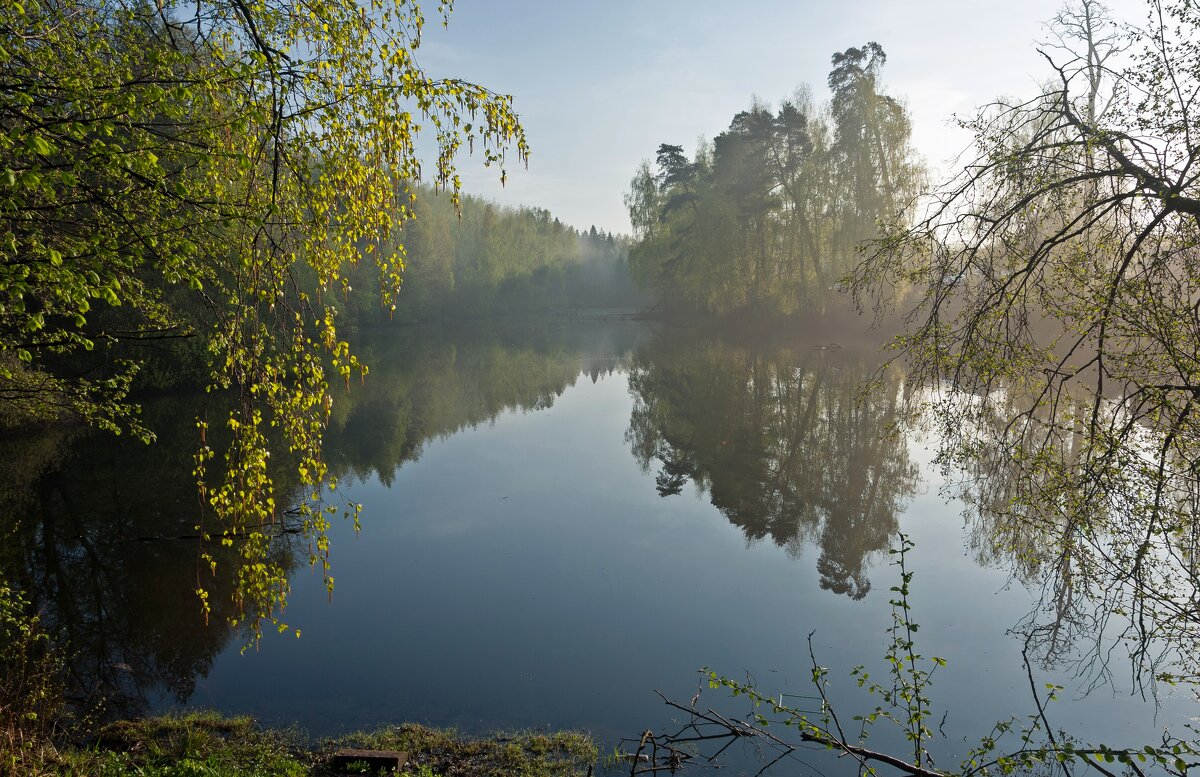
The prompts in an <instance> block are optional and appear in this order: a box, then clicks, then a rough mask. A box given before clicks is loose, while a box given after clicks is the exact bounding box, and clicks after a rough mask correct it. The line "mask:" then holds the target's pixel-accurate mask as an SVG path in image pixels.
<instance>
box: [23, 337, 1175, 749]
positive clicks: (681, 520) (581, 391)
mask: <svg viewBox="0 0 1200 777" xmlns="http://www.w3.org/2000/svg"><path fill="white" fill-rule="evenodd" d="M839 340H841V342H842V343H845V347H842V348H838V349H831V348H820V347H814V346H824V345H828V344H830V343H833V342H837V341H839ZM839 344H840V343H839ZM363 350H364V358H365V360H366V361H367V362H368V363H369V364H371V367H372V371H371V377H370V379H369V381H368V383H367V385H366V386H363V387H355V388H354V389H353V390H351V391H350V392H349V394H347V395H346V396H345V397H339V399H338V401H337V403H336V405H335V409H336V412H335V417H334V421H333V423H332V425H331V429H330V461H331V462H332V467H333V469H334V470H335V471H336V472H337V473H339V475H340V479H341V486H340V488H339V490H343V491H345V492H347V493H348V494H349V496H350V498H352V499H354V500H356V501H359V502H362V503H363V504H364V505H365V511H364V518H363V527H362V532H361V534H359V535H357V536H356V535H355V533H354V531H353V528H352V527H351V526H350V525H349V524H344V525H337V526H336V527H335V529H334V531H333V552H332V554H331V560H332V563H333V574H334V576H335V579H336V588H335V593H334V596H333V598H332V601H328V600H327V597H326V595H325V590H324V584H323V583H322V581H321V579H320V575H319V574H316V573H314V572H311V571H310V570H309V569H308V568H307V565H306V563H305V562H304V558H305V557H306V555H307V553H306V551H304V550H303V549H301V548H289V547H288V546H287V545H286V544H284V545H281V548H280V551H279V552H280V554H281V557H282V558H284V559H290V560H291V563H294V565H295V572H294V575H293V593H292V597H291V604H290V605H289V607H288V610H287V613H286V614H287V621H288V622H289V623H290V624H292V625H293V626H295V627H298V628H300V629H301V630H302V636H301V638H300V639H296V638H295V637H293V636H290V635H289V636H283V637H280V636H273V635H268V636H267V637H266V638H265V639H264V640H263V642H262V644H261V645H260V646H259V647H258V648H257V650H255V649H253V648H251V649H250V650H248V651H246V652H244V653H243V652H242V650H241V648H242V647H243V645H244V644H245V636H244V635H242V634H236V633H230V632H229V631H228V630H227V629H225V628H224V627H223V626H222V625H220V624H221V622H222V621H221V617H222V612H220V611H219V608H218V612H217V613H216V614H215V615H214V623H213V625H211V626H208V627H205V626H204V624H203V623H202V620H201V619H200V617H199V615H198V607H197V604H196V600H195V597H194V594H193V589H194V588H195V585H196V580H197V564H198V562H197V553H198V550H197V546H196V541H195V540H194V539H191V538H189V536H188V535H189V534H191V533H192V532H193V530H192V528H191V527H192V526H193V525H194V523H195V511H196V505H197V498H196V495H195V487H194V484H193V483H192V481H191V478H190V477H189V476H188V472H189V471H190V456H191V452H192V446H193V445H194V444H195V439H194V438H195V433H194V430H193V428H192V418H193V417H194V415H195V413H196V410H195V409H194V407H193V406H192V404H190V403H192V402H193V400H192V399H190V398H178V397H177V398H172V399H165V400H162V401H160V402H157V403H154V404H152V405H151V406H150V407H148V409H147V414H148V421H149V422H150V423H151V424H152V425H157V427H158V429H159V431H160V438H161V439H162V442H161V443H160V444H159V445H157V446H155V447H154V448H152V449H145V448H141V447H139V446H136V445H131V444H128V443H127V442H125V441H120V440H114V439H112V438H108V437H70V436H64V437H61V438H53V437H40V438H38V439H36V440H25V441H18V442H17V443H14V446H15V447H14V450H15V455H13V456H10V457H8V459H7V463H6V465H5V467H6V468H7V469H8V470H9V471H8V472H6V473H5V475H6V482H8V483H10V484H11V485H9V486H8V487H7V488H6V491H5V492H4V494H3V496H4V497H5V499H6V503H7V504H8V505H10V514H11V516H13V521H12V522H13V523H15V524H16V529H15V530H14V531H13V533H12V536H11V539H10V541H8V542H7V543H6V546H5V550H4V551H3V553H4V555H3V556H2V557H0V558H2V559H3V562H4V563H5V564H6V566H8V567H9V568H15V569H17V570H19V574H20V576H21V577H22V578H23V579H24V580H26V581H27V585H28V586H29V587H30V588H31V590H32V591H33V593H34V595H35V597H36V598H37V600H38V602H39V604H40V605H41V607H42V608H43V611H44V612H46V613H47V615H48V616H49V617H50V618H51V619H52V620H53V621H54V622H55V623H56V625H57V626H58V627H59V628H61V629H62V630H63V631H64V632H66V633H67V634H69V635H70V636H71V638H72V639H73V640H74V642H75V644H76V646H77V649H78V655H77V656H76V660H75V671H76V687H77V688H79V689H82V690H81V692H86V691H87V690H89V689H91V690H100V691H102V692H103V693H105V694H106V695H108V696H109V697H110V699H111V700H112V702H113V704H114V707H120V708H122V709H123V710H124V711H126V712H133V713H136V712H140V711H151V710H156V709H163V708H166V707H170V706H174V705H178V704H187V705H192V706H200V707H206V708H214V709H218V710H221V711H224V712H228V713H250V714H253V715H255V716H257V717H259V718H260V719H262V720H264V721H265V722H268V723H271V724H298V725H299V726H301V727H302V728H304V729H306V730H307V731H309V732H310V733H312V734H326V733H336V732H339V731H344V730H348V729H359V728H365V727H372V726H375V725H378V724H382V723H388V722H397V721H403V720H416V721H421V722H426V723H431V724H436V725H453V726H457V727H459V728H461V729H463V730H466V731H470V732H485V731H491V730H495V729H512V728H528V727H534V728H537V727H546V726H549V727H554V728H560V727H577V728H584V729H588V730H590V731H592V732H594V733H595V734H596V735H597V736H598V737H600V738H601V739H602V740H604V741H606V742H608V741H615V740H616V739H618V738H620V737H622V736H633V737H636V736H637V735H639V734H640V732H641V731H643V730H644V729H646V728H648V727H651V728H658V727H660V726H663V725H665V724H666V723H668V722H669V721H670V720H672V719H673V716H672V715H671V713H670V711H669V710H668V709H667V708H665V707H664V706H663V704H662V703H661V701H660V700H659V698H658V697H657V696H656V695H655V694H654V693H653V691H654V690H655V689H661V690H662V691H664V692H665V693H667V694H668V695H670V696H673V697H675V698H678V699H681V700H687V699H689V698H690V697H691V696H692V694H693V693H694V692H695V690H696V688H697V683H698V680H699V677H698V675H697V674H696V670H697V669H698V668H700V667H702V666H709V667H712V668H714V669H716V670H717V671H720V672H722V673H725V674H728V675H730V676H734V677H737V678H744V677H746V676H747V674H750V675H752V676H753V677H754V678H755V679H756V680H757V682H758V683H759V684H760V685H761V686H762V687H763V688H764V689H765V690H768V691H769V692H771V693H786V694H796V695H797V696H796V697H792V699H793V701H796V702H797V703H801V704H803V703H806V702H804V700H803V699H802V698H800V697H802V696H805V695H811V686H810V685H809V680H808V678H809V675H810V666H809V658H808V641H807V640H808V635H809V634H810V633H812V645H813V649H814V650H815V652H816V654H817V657H818V659H819V660H820V662H821V663H822V664H823V665H825V666H828V667H829V668H830V669H831V679H832V681H833V685H832V690H831V693H832V694H833V697H834V699H835V700H836V701H837V702H838V703H839V704H840V705H843V707H844V711H845V714H847V715H849V714H852V713H854V712H859V711H864V710H865V711H869V708H870V707H871V706H873V704H874V701H873V700H870V699H867V698H866V697H865V695H863V694H862V693H861V692H860V691H858V690H857V689H855V688H854V687H853V683H852V681H851V680H850V678H849V676H848V672H849V670H850V668H851V667H853V666H855V665H857V664H866V665H868V666H869V667H871V668H873V669H875V670H877V671H878V672H882V669H883V662H882V655H883V653H884V650H885V648H886V644H887V635H886V633H885V630H886V628H887V626H888V625H889V623H890V608H889V605H888V599H889V596H890V595H891V594H890V592H889V588H890V587H891V586H892V585H895V584H896V581H897V572H896V570H895V569H894V568H893V567H891V566H889V561H890V560H891V559H890V557H889V555H888V554H887V549H888V548H889V546H890V545H892V544H893V543H894V542H895V535H896V532H897V531H904V532H906V533H907V534H908V535H910V536H911V538H912V539H913V541H914V542H915V543H916V548H915V550H913V551H912V552H911V553H910V555H909V558H908V562H909V565H910V568H912V569H913V570H914V571H915V574H916V577H915V579H914V582H913V586H912V588H913V593H912V598H913V603H914V606H915V618H916V620H917V621H918V622H920V624H921V630H920V632H919V648H920V649H921V650H922V652H924V653H925V654H926V655H937V656H942V657H945V658H946V659H947V660H948V662H949V665H948V666H947V667H946V668H944V669H939V670H938V673H937V675H936V676H935V681H934V685H933V687H932V695H933V697H934V700H935V702H936V704H937V705H938V710H939V712H938V713H937V716H936V719H935V720H934V721H933V723H934V724H935V728H936V727H938V724H939V721H940V728H941V731H942V732H944V734H945V738H944V739H941V740H939V741H938V742H936V743H935V745H934V747H935V749H937V750H938V751H940V752H944V753H953V752H957V753H961V752H962V751H963V750H964V749H965V746H964V744H963V741H964V737H966V738H969V739H970V740H972V741H975V740H977V739H978V737H980V736H983V735H984V734H986V733H987V731H988V729H990V727H991V724H992V723H993V722H995V721H996V720H998V719H1003V718H1006V717H1008V716H1010V715H1017V716H1025V715H1028V714H1029V713H1030V712H1032V711H1033V706H1032V703H1031V698H1030V695H1029V689H1028V678H1027V677H1026V674H1025V670H1024V668H1023V660H1022V655H1021V647H1022V640H1021V638H1020V637H1019V636H1017V635H1016V634H1014V633H1012V629H1013V628H1014V626H1016V625H1017V624H1018V623H1020V622H1021V621H1022V619H1023V618H1024V617H1025V616H1026V615H1027V614H1028V613H1029V612H1030V611H1031V609H1032V608H1033V607H1034V603H1035V601H1036V598H1037V596H1038V594H1039V592H1038V591H1037V590H1036V589H1034V588H1030V587H1027V586H1026V585H1023V584H1022V583H1020V582H1018V581H1016V580H1015V579H1014V578H1013V576H1012V575H1011V574H1010V570H1009V568H1008V567H1009V565H1007V564H1006V563H1005V560H1004V558H1003V557H1002V555H1001V556H996V555H995V554H981V553H979V552H977V551H976V550H975V549H976V548H978V547H979V546H980V544H981V541H980V538H979V537H976V536H973V535H972V531H973V530H972V528H971V526H972V525H971V524H969V523H967V524H964V520H963V518H962V517H961V512H962V505H960V504H959V503H957V502H954V501H947V499H946V498H944V497H943V496H942V495H941V494H940V488H941V485H942V481H941V476H940V475H939V473H938V471H937V469H936V468H934V467H932V466H930V458H931V453H930V452H929V447H930V446H931V445H932V444H933V441H932V440H924V439H922V438H921V436H920V434H918V433H916V432H911V431H910V432H906V433H904V434H900V435H895V434H892V433H891V431H892V428H893V426H894V425H895V424H896V423H897V422H898V420H899V409H898V408H899V407H900V405H901V403H902V402H903V399H904V397H905V395H906V392H910V391H912V390H913V389H912V388H911V387H909V386H907V385H906V383H905V381H904V379H903V376H902V375H901V374H899V373H898V372H890V373H886V374H885V376H884V378H883V380H881V381H880V383H879V384H878V385H877V387H876V388H875V389H874V390H873V392H872V393H871V394H870V395H869V396H868V397H866V398H865V399H862V401H857V400H859V394H858V392H859V387H860V386H861V384H862V382H863V381H864V379H865V378H866V377H867V376H868V375H870V374H871V373H872V371H873V370H874V369H875V367H876V366H877V364H878V357H877V356H876V355H875V351H874V346H873V345H872V344H870V343H866V344H861V345H855V344H853V343H850V342H849V341H848V339H847V338H846V336H845V333H844V332H841V333H839V332H836V331H835V332H828V331H809V332H806V333H802V334H799V335H797V336H794V337H791V338H788V339H776V338H765V337H762V336H761V335H760V336H757V337H747V338H742V339H739V338H735V337H723V338H718V337H715V336H707V335H704V334H701V333H697V332H683V331H678V330H672V329H670V328H665V327H650V326H647V325H643V324H638V323H635V322H599V321H584V322H558V323H551V324H542V325H536V326H535V325H530V326H528V327H524V328H522V327H513V328H511V331H503V330H496V329H492V330H490V331H488V332H486V333H482V332H476V333H470V334H460V335H458V336H448V335H434V334H432V333H421V334H420V336H419V337H413V336H410V337H408V338H407V339H406V340H405V341H403V342H402V341H400V340H398V339H392V340H387V341H385V340H382V339H380V338H378V337H376V338H374V339H372V340H370V341H368V343H367V346H366V347H365V348H364V349H363ZM209 412H216V411H215V409H211V408H210V409H209ZM172 538H175V539H172ZM981 556H987V563H980V561H979V560H978V559H979V558H980V557H981ZM217 587H218V591H216V592H215V593H214V596H216V597H219V595H220V593H221V591H220V590H219V589H220V585H218V586H217ZM1034 672H1035V676H1036V678H1037V681H1038V683H1039V684H1040V683H1042V682H1046V681H1051V680H1053V681H1055V682H1059V683H1061V684H1063V685H1065V686H1066V689H1067V690H1066V692H1065V694H1064V696H1065V697H1066V698H1064V699H1063V700H1060V701H1059V702H1056V703H1055V704H1054V705H1052V714H1051V718H1052V721H1053V722H1054V724H1055V725H1056V726H1060V727H1063V728H1067V729H1072V730H1075V731H1077V732H1079V733H1081V734H1082V735H1083V736H1084V737H1085V738H1088V739H1092V740H1104V741H1107V742H1109V743H1110V744H1122V743H1129V742H1130V739H1129V737H1130V736H1134V737H1135V738H1136V739H1137V740H1138V741H1142V742H1145V741H1152V740H1154V739H1155V738H1156V737H1155V734H1154V732H1155V731H1157V730H1159V729H1161V728H1162V727H1164V726H1172V727H1179V726H1180V725H1181V724H1182V723H1185V722H1187V720H1188V719H1189V717H1188V716H1190V715H1192V714H1195V713H1194V709H1195V707H1194V705H1193V704H1192V702H1191V693H1190V691H1188V690H1186V689H1175V691H1174V692H1173V693H1172V692H1171V691H1170V689H1166V688H1164V689H1162V690H1161V692H1160V694H1159V697H1158V699H1157V701H1156V700H1154V699H1149V700H1145V699H1143V698H1142V696H1141V695H1138V694H1132V693H1131V684H1130V680H1129V677H1128V673H1127V672H1125V671H1124V670H1123V669H1122V668H1121V666H1120V665H1119V660H1118V661H1117V662H1116V666H1115V669H1114V671H1113V673H1112V679H1111V683H1110V684H1108V685H1105V686H1103V687H1101V688H1100V689H1098V690H1094V691H1092V692H1091V693H1090V694H1084V693H1083V690H1082V683H1083V681H1082V680H1079V679H1076V678H1074V677H1073V676H1072V674H1071V673H1070V672H1067V671H1064V670H1062V669H1061V668H1058V669H1056V668H1054V667H1049V668H1047V667H1044V666H1040V665H1037V664H1035V666H1034ZM705 694H706V699H707V700H708V702H709V703H712V704H717V703H720V704H722V705H723V706H724V708H726V709H728V710H730V711H732V712H735V713H738V712H744V711H745V709H744V705H739V704H738V703H737V700H733V701H730V700H727V699H724V700H723V698H722V696H721V693H720V692H719V691H710V690H706V691H705ZM942 711H946V717H945V718H944V720H943V719H942V718H941V712H942ZM893 741H894V740H893ZM873 742H874V744H875V746H879V747H882V746H884V745H885V744H886V743H887V742H889V739H888V737H887V736H886V735H885V734H883V732H882V731H881V732H880V734H879V735H878V737H877V739H875V740H873ZM947 763H949V760H948V761H947Z"/></svg>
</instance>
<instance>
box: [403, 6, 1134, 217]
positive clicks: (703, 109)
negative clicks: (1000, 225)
mask: <svg viewBox="0 0 1200 777" xmlns="http://www.w3.org/2000/svg"><path fill="white" fill-rule="evenodd" d="M430 5H432V3H430ZM1108 5H1109V7H1110V8H1112V9H1113V15H1114V17H1116V18H1118V19H1123V20H1127V21H1130V22H1134V23H1137V22H1141V21H1143V19H1144V17H1145V4H1144V3H1143V2H1141V1H1140V0H1109V2H1108ZM1060 6H1061V3H1060V2H1059V0H835V1H833V2H830V1H828V0H824V1H821V2H817V1H816V0H790V1H789V0H740V2H728V1H725V2H717V0H603V2H599V1H597V0H455V3H454V11H453V14H452V15H451V18H450V24H449V27H448V28H446V29H443V28H442V27H441V26H440V25H438V24H435V23H433V21H434V14H432V13H431V14H430V20H431V23H430V24H429V26H428V28H427V30H426V35H425V37H424V40H423V41H422V45H421V48H420V51H419V52H418V61H419V62H420V63H421V65H422V67H424V69H425V70H426V72H427V73H428V74H429V75H431V76H436V77H458V78H465V79H468V80H471V81H474V82H477V83H480V84H483V85H484V86H487V87H489V88H490V89H492V90H493V91H496V92H500V93H504V94H511V95H512V96H513V98H514V107H515V109H516V111H517V112H518V114H519V115H520V117H521V122H522V124H523V125H524V127H525V129H526V132H527V136H528V139H529V144H530V147H531V149H532V154H531V156H530V159H529V165H528V168H527V169H524V168H523V167H522V166H521V165H520V164H519V163H517V162H515V160H513V161H512V162H510V164H509V165H508V181H507V184H506V185H505V186H504V187H503V188H501V186H500V184H499V180H498V178H499V175H498V172H497V171H496V170H495V169H494V168H493V169H490V170H489V169H483V168H482V165H481V163H480V162H479V160H477V159H475V160H472V159H464V160H463V162H462V169H461V173H462V177H463V182H464V189H465V190H466V191H467V192H468V193H471V194H477V195H481V196H484V197H487V198H489V199H493V200H495V201H497V202H500V203H503V204H506V205H512V206H516V205H530V206H538V207H544V208H548V209H549V210H550V211H551V212H552V213H553V214H554V215H555V216H557V217H559V218H561V219H562V220H563V221H564V222H566V223H568V224H571V225H573V226H576V227H579V228H583V229H586V228H588V227H590V226H591V225H593V224H594V225H596V227H597V228H598V229H601V230H606V231H611V232H616V233H628V232H629V218H628V214H627V213H626V211H625V206H624V203H623V201H622V195H623V194H624V192H625V190H626V189H627V188H628V184H629V180H630V179H631V178H632V177H633V174H634V172H635V170H636V168H637V166H638V164H639V163H641V162H642V160H646V159H652V158H653V156H654V152H655V150H656V149H657V148H658V146H659V144H660V143H674V144H680V145H683V146H684V147H685V148H686V149H687V150H688V152H689V154H690V153H691V152H692V151H693V150H694V149H695V146H696V141H697V139H698V138H700V137H704V138H709V139H711V138H713V137H714V136H716V135H718V134H720V132H721V131H722V130H724V129H725V128H726V127H728V125H729V122H730V120H731V119H732V118H733V116H734V114H736V113H737V112H739V111H741V110H744V109H746V108H747V107H748V106H749V105H750V104H751V102H752V100H753V99H754V98H758V99H759V100H762V101H766V102H768V103H771V104H776V103H778V101H779V100H780V99H783V98H786V97H788V96H790V95H791V94H792V93H793V92H794V91H795V89H796V88H797V87H798V86H800V85H802V84H809V85H810V86H811V87H812V89H813V93H814V96H815V97H816V98H817V100H818V101H819V102H824V101H825V100H826V99H827V97H828V91H827V89H826V87H825V78H826V75H827V74H828V71H829V59H830V56H831V55H832V54H833V53H835V52H838V51H844V50H845V49H847V48H849V47H851V46H861V45H863V44H864V43H867V42H869V41H875V42H877V43H879V44H880V45H881V46H882V47H883V49H884V51H885V52H886V53H887V57H888V61H887V65H886V67H885V68H884V70H883V84H884V91H886V92H887V93H889V94H891V95H893V96H895V97H898V98H900V99H902V100H903V101H904V102H905V103H906V104H907V106H908V108H909V111H910V114H911V117H912V122H913V145H914V146H915V148H916V150H917V151H918V153H920V154H921V156H923V157H924V158H925V160H926V162H927V163H928V164H929V165H930V166H931V168H932V169H934V170H935V177H936V176H937V175H939V174H945V173H948V172H949V171H950V170H951V169H952V160H953V158H954V157H955V156H957V155H958V154H959V153H960V152H961V151H963V150H964V149H965V148H966V147H967V146H968V144H969V141H970V137H969V135H967V134H966V133H965V132H964V131H962V130H960V129H958V128H957V127H955V126H954V124H953V118H954V116H955V115H956V114H958V115H967V116H969V115H971V114H972V113H973V112H974V110H975V109H976V107H977V106H979V105H981V104H984V103H986V102H988V101H989V100H991V99H994V98H995V97H997V96H1000V95H1007V96H1020V95H1026V94H1031V93H1033V91H1034V90H1036V89H1037V85H1038V83H1039V82H1040V81H1042V80H1045V79H1046V78H1047V68H1046V65H1045V62H1044V60H1042V59H1041V57H1040V56H1039V55H1038V53H1037V46H1038V44H1037V42H1038V41H1039V40H1046V39H1047V32H1046V29H1045V26H1044V24H1045V22H1046V21H1048V20H1049V19H1050V18H1052V17H1053V16H1054V14H1055V13H1056V12H1057V11H1058V10H1059V8H1060Z"/></svg>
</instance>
